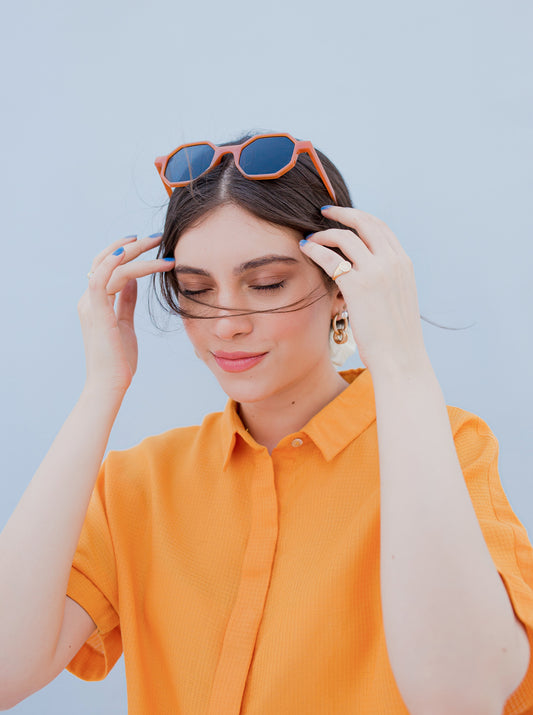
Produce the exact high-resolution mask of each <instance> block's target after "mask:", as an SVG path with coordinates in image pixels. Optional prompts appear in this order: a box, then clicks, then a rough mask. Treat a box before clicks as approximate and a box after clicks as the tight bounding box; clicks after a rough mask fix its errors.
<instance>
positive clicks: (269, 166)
mask: <svg viewBox="0 0 533 715" xmlns="http://www.w3.org/2000/svg"><path fill="white" fill-rule="evenodd" d="M293 151H294V143H293V142H292V141H291V140H290V139H288V138H287V137H262V138H260V139H256V140H255V141H253V142H252V143H251V144H248V146H246V147H244V149H243V150H242V152H241V156H240V159H239V164H240V165H241V169H242V170H243V171H244V172H245V173H246V174H249V175H250V176H254V175H256V174H275V173H277V172H278V171H279V170H280V169H283V167H284V166H287V164H289V163H290V160H291V159H292V153H293Z"/></svg>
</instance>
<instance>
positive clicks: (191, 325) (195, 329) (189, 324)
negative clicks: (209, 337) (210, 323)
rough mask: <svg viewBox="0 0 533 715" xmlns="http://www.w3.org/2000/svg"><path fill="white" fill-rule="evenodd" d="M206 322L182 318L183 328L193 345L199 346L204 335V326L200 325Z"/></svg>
mask: <svg viewBox="0 0 533 715" xmlns="http://www.w3.org/2000/svg"><path fill="white" fill-rule="evenodd" d="M206 322H207V321H205V320H189V319H187V318H183V327H184V328H185V332H186V333H187V337H188V338H189V340H190V341H191V343H192V344H193V345H201V343H202V339H203V337H204V335H205V326H204V325H202V324H203V323H206Z"/></svg>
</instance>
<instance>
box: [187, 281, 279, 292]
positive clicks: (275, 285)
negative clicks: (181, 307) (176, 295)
mask: <svg viewBox="0 0 533 715" xmlns="http://www.w3.org/2000/svg"><path fill="white" fill-rule="evenodd" d="M284 285H285V281H280V282H279V283H271V284H270V285H264V286H250V288H252V290H278V289H279V288H283V286H284ZM208 290H210V288H202V290H186V289H182V290H181V291H180V292H181V293H183V295H200V294H201V293H206V292H207V291H208Z"/></svg>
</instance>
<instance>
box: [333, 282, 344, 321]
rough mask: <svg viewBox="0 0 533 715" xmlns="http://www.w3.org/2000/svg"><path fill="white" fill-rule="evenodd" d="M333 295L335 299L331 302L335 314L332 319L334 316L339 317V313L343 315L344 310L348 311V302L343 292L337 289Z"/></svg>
mask: <svg viewBox="0 0 533 715" xmlns="http://www.w3.org/2000/svg"><path fill="white" fill-rule="evenodd" d="M333 295H334V298H333V300H332V302H331V306H332V310H333V311H334V312H333V313H332V316H331V317H332V318H333V316H334V315H337V313H342V311H343V310H346V301H345V300H344V296H343V295H342V293H341V291H340V290H339V289H338V288H337V289H336V290H335V292H334V294H333Z"/></svg>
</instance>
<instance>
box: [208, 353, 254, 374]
mask: <svg viewBox="0 0 533 715" xmlns="http://www.w3.org/2000/svg"><path fill="white" fill-rule="evenodd" d="M266 354H267V353H244V352H234V353H226V352H223V351H222V350H219V351H217V352H216V353H213V356H214V358H215V360H216V363H217V365H218V366H219V367H221V368H222V369H223V370H224V371H225V372H243V371H244V370H249V369H250V368H251V367H253V366H254V365H257V363H259V362H261V360H262V359H263V358H264V357H265V355H266Z"/></svg>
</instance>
